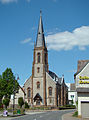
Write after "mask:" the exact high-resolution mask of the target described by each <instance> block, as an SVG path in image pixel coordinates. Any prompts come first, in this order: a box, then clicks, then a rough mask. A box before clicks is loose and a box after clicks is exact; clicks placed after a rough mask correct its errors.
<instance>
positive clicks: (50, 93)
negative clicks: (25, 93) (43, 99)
mask: <svg viewBox="0 0 89 120" xmlns="http://www.w3.org/2000/svg"><path fill="white" fill-rule="evenodd" d="M49 96H52V87H49Z"/></svg>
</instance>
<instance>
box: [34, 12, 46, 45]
mask: <svg viewBox="0 0 89 120" xmlns="http://www.w3.org/2000/svg"><path fill="white" fill-rule="evenodd" d="M43 46H44V47H45V38H44V30H43V23H42V15H41V11H40V20H39V25H38V33H37V40H36V46H35V47H43Z"/></svg>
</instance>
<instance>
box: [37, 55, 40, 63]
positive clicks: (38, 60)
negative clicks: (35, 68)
mask: <svg viewBox="0 0 89 120" xmlns="http://www.w3.org/2000/svg"><path fill="white" fill-rule="evenodd" d="M37 62H38V63H40V53H38V54H37Z"/></svg>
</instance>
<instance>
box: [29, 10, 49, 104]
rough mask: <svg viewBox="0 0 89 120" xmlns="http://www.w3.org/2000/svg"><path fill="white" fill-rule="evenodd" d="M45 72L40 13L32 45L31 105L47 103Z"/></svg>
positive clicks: (45, 57)
mask: <svg viewBox="0 0 89 120" xmlns="http://www.w3.org/2000/svg"><path fill="white" fill-rule="evenodd" d="M46 72H48V51H47V47H46V43H45V37H44V30H43V23H42V14H41V11H40V20H39V25H38V32H37V39H36V43H35V45H34V55H33V66H32V99H31V103H32V104H33V105H44V106H46V105H47V101H46Z"/></svg>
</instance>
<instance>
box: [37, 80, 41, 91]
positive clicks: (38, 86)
mask: <svg viewBox="0 0 89 120" xmlns="http://www.w3.org/2000/svg"><path fill="white" fill-rule="evenodd" d="M39 88H40V82H39V81H38V82H37V89H39Z"/></svg>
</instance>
